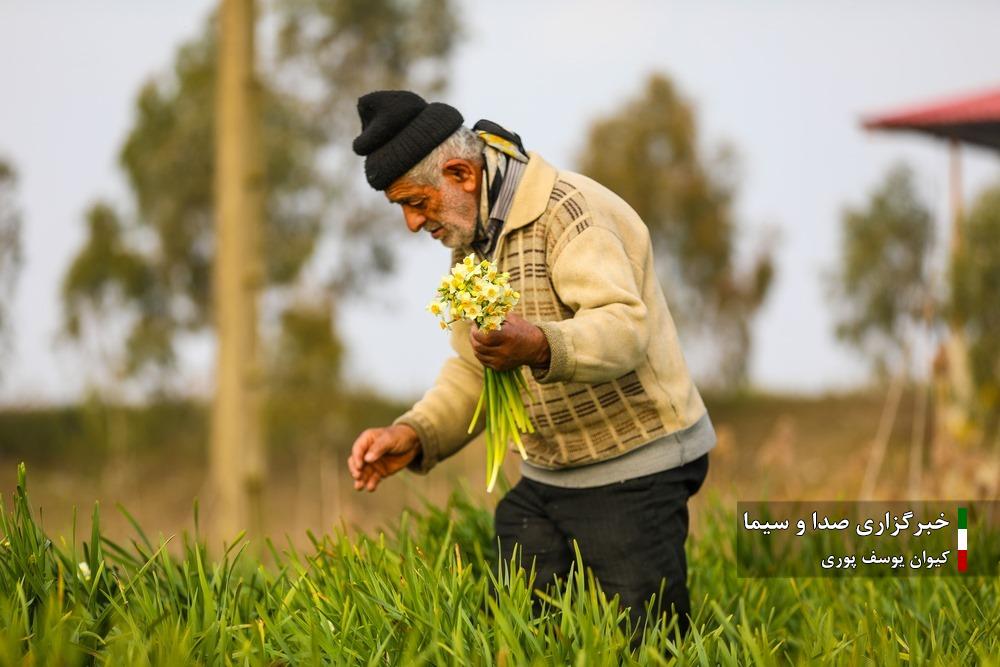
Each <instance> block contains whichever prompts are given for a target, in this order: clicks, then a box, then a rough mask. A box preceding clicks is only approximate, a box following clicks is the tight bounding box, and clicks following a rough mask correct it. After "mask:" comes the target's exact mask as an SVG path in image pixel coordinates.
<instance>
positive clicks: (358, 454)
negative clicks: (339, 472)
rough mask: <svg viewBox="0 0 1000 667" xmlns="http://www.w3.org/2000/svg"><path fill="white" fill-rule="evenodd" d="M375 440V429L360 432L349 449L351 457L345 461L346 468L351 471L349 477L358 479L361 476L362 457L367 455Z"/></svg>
mask: <svg viewBox="0 0 1000 667" xmlns="http://www.w3.org/2000/svg"><path fill="white" fill-rule="evenodd" d="M374 440H375V429H371V428H370V429H366V430H364V431H362V432H361V435H359V436H358V438H357V440H355V441H354V445H353V446H352V447H351V456H350V457H349V458H348V459H347V467H348V469H350V471H351V476H352V477H354V479H358V478H359V477H360V476H361V469H362V468H363V467H364V457H365V454H366V453H368V448H369V447H371V445H372V442H373V441H374Z"/></svg>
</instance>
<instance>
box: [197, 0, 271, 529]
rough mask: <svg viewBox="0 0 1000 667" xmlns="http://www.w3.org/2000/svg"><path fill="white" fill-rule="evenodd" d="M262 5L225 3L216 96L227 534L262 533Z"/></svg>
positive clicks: (218, 416)
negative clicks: (258, 8)
mask: <svg viewBox="0 0 1000 667" xmlns="http://www.w3.org/2000/svg"><path fill="white" fill-rule="evenodd" d="M254 19H255V17H254V3H253V0H221V9H220V12H219V47H218V48H219V56H218V68H219V69H218V77H217V81H216V98H215V104H216V108H215V179H216V180H215V212H216V213H215V214H216V220H215V226H216V256H215V273H214V280H215V283H214V292H213V296H214V303H213V306H214V308H215V318H216V332H217V334H218V340H219V347H218V356H217V362H216V389H215V391H216V394H215V401H214V405H213V412H212V442H211V457H210V465H211V475H212V483H213V487H214V496H215V511H214V516H213V524H214V528H215V534H216V536H217V537H222V538H223V539H232V538H233V537H234V536H235V535H236V533H237V531H239V530H242V529H247V530H249V531H251V532H255V531H259V530H260V510H261V501H260V496H261V491H262V486H263V477H264V465H263V464H264V451H263V433H262V423H261V410H260V406H261V403H262V396H261V390H262V387H261V381H262V378H261V369H260V367H259V364H258V358H257V357H258V350H257V348H258V341H257V295H258V292H259V290H260V286H261V283H262V270H261V266H262V263H261V257H260V255H261V252H260V251H261V248H260V227H261V224H262V218H263V203H264V193H263V185H264V179H263V168H262V160H261V153H260V150H261V147H260V117H259V102H258V97H259V90H258V86H257V80H256V77H255V73H254V23H255V21H254Z"/></svg>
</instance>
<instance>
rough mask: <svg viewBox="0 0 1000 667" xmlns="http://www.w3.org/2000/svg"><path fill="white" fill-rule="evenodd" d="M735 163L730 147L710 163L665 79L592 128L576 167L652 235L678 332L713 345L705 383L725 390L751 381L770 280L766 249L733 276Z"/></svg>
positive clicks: (689, 114) (685, 108)
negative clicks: (753, 327) (756, 322)
mask: <svg viewBox="0 0 1000 667" xmlns="http://www.w3.org/2000/svg"><path fill="white" fill-rule="evenodd" d="M734 162H735V159H734V155H733V152H732V150H731V149H728V148H724V149H722V150H721V151H720V152H719V154H718V156H717V157H716V158H715V159H712V160H707V159H705V157H704V156H703V155H702V154H701V152H700V150H699V136H698V129H697V123H696V119H695V114H694V110H693V109H692V107H691V105H690V104H689V103H688V102H687V101H686V100H685V99H683V97H682V96H681V94H680V93H679V92H678V91H677V89H676V87H675V86H674V84H673V83H672V82H671V81H670V79H669V78H667V77H666V76H664V75H663V74H654V75H652V76H651V77H650V78H649V79H648V81H647V82H646V84H645V88H644V90H643V92H642V94H641V95H639V96H638V97H636V98H634V99H632V100H630V101H628V102H626V103H625V105H624V106H623V107H622V108H621V109H620V110H618V111H616V112H614V113H612V114H611V115H609V116H607V117H605V118H602V119H599V120H597V121H595V122H594V123H593V124H592V125H591V127H590V130H589V132H588V136H587V142H586V145H585V147H584V149H583V152H582V154H581V156H580V158H579V160H578V163H579V168H580V171H582V172H583V173H585V174H586V175H588V176H590V177H592V178H594V179H595V180H597V181H599V182H601V183H602V184H604V185H605V186H607V187H609V188H610V189H612V190H614V191H615V192H616V193H617V194H618V195H620V196H621V197H622V198H623V199H625V201H627V202H628V203H629V204H630V205H631V206H632V207H633V208H634V209H635V210H636V212H638V213H639V215H640V216H641V217H642V219H643V221H645V223H646V225H647V226H648V227H649V233H650V236H651V237H652V240H653V248H654V251H655V252H656V253H657V255H658V262H657V267H658V268H657V270H658V271H659V272H660V276H659V277H660V281H661V282H662V283H663V285H664V291H665V292H666V294H667V298H668V300H669V301H670V305H671V311H672V313H673V314H674V317H675V318H676V319H677V320H678V326H679V327H680V328H681V330H682V331H683V332H685V333H686V334H687V337H688V339H689V340H691V341H697V340H710V341H712V342H713V344H714V346H715V348H716V352H717V356H718V363H717V364H715V367H716V368H718V369H719V370H718V372H717V374H716V375H717V377H715V378H709V379H710V380H714V381H716V382H721V383H723V385H724V386H726V387H728V388H734V387H738V386H740V385H742V384H743V383H745V382H746V380H747V363H748V358H749V352H750V347H751V342H752V341H751V335H750V322H751V320H752V318H753V315H754V313H755V312H756V311H757V309H758V308H759V307H760V305H761V303H763V300H764V298H765V296H766V295H767V293H768V290H769V288H770V286H771V283H772V279H773V274H774V262H773V258H772V255H771V251H770V249H769V248H765V249H764V250H762V251H761V252H760V253H759V255H758V256H757V257H756V259H755V261H754V263H753V265H752V266H751V267H750V269H749V270H748V271H746V272H741V271H738V270H737V267H736V258H735V255H736V251H735V245H736V235H737V232H738V230H737V225H736V222H735V220H734V218H733V211H732V202H733V197H734V195H735V191H736V184H735V180H736V177H735V168H734Z"/></svg>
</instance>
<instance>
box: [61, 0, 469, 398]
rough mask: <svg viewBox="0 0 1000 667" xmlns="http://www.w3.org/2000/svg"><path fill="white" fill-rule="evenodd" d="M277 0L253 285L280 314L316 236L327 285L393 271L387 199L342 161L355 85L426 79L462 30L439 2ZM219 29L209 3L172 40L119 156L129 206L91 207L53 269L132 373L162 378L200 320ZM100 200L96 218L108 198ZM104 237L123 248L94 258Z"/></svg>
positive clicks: (68, 299)
mask: <svg viewBox="0 0 1000 667" xmlns="http://www.w3.org/2000/svg"><path fill="white" fill-rule="evenodd" d="M274 9H275V12H276V13H275V16H274V18H275V19H276V20H277V22H278V24H279V27H280V30H279V33H280V37H279V44H278V47H279V48H278V49H277V51H278V52H279V57H278V58H277V59H276V61H275V62H274V63H271V64H270V66H266V65H265V67H263V68H262V74H261V76H260V77H259V78H260V97H261V108H262V123H263V127H262V132H263V137H262V153H263V160H264V201H265V212H264V218H263V229H262V231H261V234H262V240H261V243H262V245H263V247H264V248H265V249H266V252H265V258H264V262H265V263H264V267H263V276H262V280H263V287H264V288H265V289H267V290H268V292H269V294H270V295H271V296H272V297H273V299H271V300H269V301H268V303H269V304H270V303H271V301H274V302H275V303H276V304H277V311H278V312H280V310H281V303H282V302H283V301H284V300H285V299H286V298H287V295H288V293H289V292H290V291H294V290H295V289H296V283H297V281H298V280H299V278H300V276H301V274H302V270H303V268H304V267H305V266H306V265H307V263H308V262H309V261H310V259H312V258H313V257H314V256H315V255H316V251H317V248H318V247H319V246H320V245H323V247H324V254H323V257H322V262H323V266H324V267H329V269H328V271H326V273H327V275H326V277H325V284H326V287H327V288H329V289H330V290H331V291H332V293H333V294H345V293H347V291H348V288H351V291H352V292H353V291H354V289H356V288H360V287H362V286H363V284H364V281H365V280H368V281H369V282H370V278H371V276H372V275H374V274H379V273H385V272H387V271H390V270H391V269H392V266H393V257H392V249H391V242H390V241H391V237H390V236H389V234H390V233H391V231H392V230H393V229H395V228H396V227H397V226H395V225H389V224H387V222H388V216H387V214H386V212H385V211H384V208H385V207H384V206H383V207H379V209H381V211H380V212H376V211H378V209H376V207H374V206H372V199H371V198H370V195H369V194H368V193H363V194H361V195H360V196H359V193H358V191H357V190H356V189H355V188H354V186H355V184H357V183H359V178H360V176H359V174H360V172H359V170H358V165H357V164H356V161H355V162H354V163H352V164H351V165H350V166H351V168H350V170H347V169H344V168H342V165H341V164H339V163H338V161H337V160H338V157H342V156H344V155H347V154H349V146H350V141H351V139H353V135H354V134H356V132H357V129H358V128H357V114H356V112H355V111H354V109H353V106H354V104H355V102H356V99H357V96H358V93H359V92H364V91H366V90H368V89H371V88H379V87H393V86H399V87H404V86H408V87H410V88H412V89H415V90H418V91H424V92H433V90H434V89H435V88H437V87H440V85H441V83H442V82H443V77H444V72H445V63H446V62H447V60H448V58H449V56H450V54H451V51H452V48H453V46H454V43H455V39H456V34H457V31H456V30H455V29H454V28H455V25H456V18H455V13H454V11H453V7H452V3H451V2H449V1H448V0H422V1H414V0H378V1H369V2H357V1H356V0H325V1H320V0H295V1H292V0H288V1H279V2H277V3H276V4H275V5H274ZM418 28H419V32H412V31H414V30H417V29H418ZM216 42H217V39H216V29H215V19H214V17H213V18H210V19H209V21H208V25H206V26H205V28H204V30H203V31H202V34H201V35H200V36H199V37H198V38H197V39H195V40H193V41H191V42H189V43H187V44H184V45H182V46H181V47H180V48H179V50H178V52H177V56H176V59H175V63H174V67H173V71H172V72H171V73H170V74H169V75H167V76H164V77H160V78H158V79H155V80H153V81H151V82H149V83H147V84H146V85H145V86H144V87H143V88H142V90H141V91H140V93H139V96H138V98H137V100H136V107H135V123H134V126H133V127H132V129H131V130H130V132H129V134H128V136H127V138H126V141H125V144H124V146H123V148H122V151H121V154H120V161H121V165H122V167H123V169H124V171H125V174H126V176H127V179H128V183H129V185H130V186H131V191H132V194H133V195H134V200H135V204H136V206H135V209H136V210H135V212H134V214H125V213H116V214H114V218H115V220H116V222H115V224H113V225H108V224H105V225H103V226H100V225H99V226H98V227H95V226H94V225H93V224H91V223H92V214H93V212H94V210H92V211H91V213H90V214H88V227H89V230H90V233H89V235H88V236H87V238H86V240H85V242H84V245H83V247H82V248H81V250H80V252H79V253H78V255H77V256H76V257H75V258H74V260H73V262H72V264H71V268H70V270H69V271H68V272H67V274H66V275H65V278H64V282H63V288H62V293H63V303H64V321H65V328H66V331H67V332H68V333H69V334H70V335H71V336H72V337H74V338H77V339H79V338H80V336H81V335H82V333H83V331H84V330H85V329H86V327H91V328H93V329H97V330H104V331H106V330H107V328H108V326H109V323H116V324H118V325H121V326H123V327H124V328H125V330H126V332H127V333H126V345H125V347H124V350H125V354H124V358H123V359H122V360H121V365H122V368H123V369H124V372H125V374H126V375H128V376H129V377H143V373H144V372H146V373H147V375H148V376H149V377H152V378H156V379H157V380H162V379H163V374H162V371H164V370H166V371H169V370H170V369H171V368H172V366H173V364H174V362H175V354H176V344H177V342H178V340H179V337H180V336H182V335H184V334H186V333H192V332H203V331H206V330H208V328H209V327H210V326H211V313H212V290H211V281H212V276H211V266H212V259H213V257H214V253H215V230H214V227H213V224H212V221H213V216H214V210H213V201H214V195H213V192H212V185H213V178H214V174H215V159H216V158H215V155H214V153H213V141H214V127H213V118H214V109H215V103H216V100H215V96H214V90H215V77H216ZM279 81H280V82H281V85H280V86H279V85H277V83H276V82H279ZM306 91H308V93H307V92H306ZM95 209H99V210H101V211H102V212H103V213H102V215H105V216H106V215H107V213H108V212H109V211H113V210H114V207H112V206H111V205H110V204H107V203H99V204H97V205H96V206H95ZM95 231H98V232H100V233H99V234H95ZM101 234H103V236H102V235H101ZM321 241H323V243H321ZM326 241H329V243H327V242H326ZM109 248H115V249H116V250H115V252H117V253H119V254H120V255H121V258H122V259H123V261H122V262H118V263H114V264H112V265H110V266H103V267H102V266H97V264H99V263H100V262H98V261H97V259H98V258H99V257H101V256H102V252H104V250H107V249H109ZM327 251H329V252H327ZM125 257H127V258H128V259H127V260H125V259H124V258H125ZM319 271H322V269H319ZM98 275H99V276H100V279H99V280H95V279H93V278H94V276H98ZM88 276H89V277H90V279H87V277H88ZM266 298H270V297H266ZM268 312H270V311H268Z"/></svg>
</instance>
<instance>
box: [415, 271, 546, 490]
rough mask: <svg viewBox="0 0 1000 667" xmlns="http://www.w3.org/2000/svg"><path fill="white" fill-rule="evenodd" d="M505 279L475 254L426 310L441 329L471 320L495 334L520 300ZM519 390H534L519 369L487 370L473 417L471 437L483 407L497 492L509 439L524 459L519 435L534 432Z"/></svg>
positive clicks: (489, 479) (489, 481)
mask: <svg viewBox="0 0 1000 667" xmlns="http://www.w3.org/2000/svg"><path fill="white" fill-rule="evenodd" d="M507 280H508V275H507V274H506V273H498V272H497V267H496V264H493V263H492V262H488V261H485V260H484V261H482V262H478V263H477V262H476V259H475V256H474V255H469V256H468V257H466V258H465V259H464V260H462V261H461V262H460V263H458V264H456V265H455V266H454V267H453V268H452V269H451V273H450V274H448V275H447V276H445V277H444V278H442V279H441V285H440V286H439V287H438V290H437V293H438V297H437V298H436V299H434V300H433V301H431V302H430V304H429V305H428V306H427V310H429V311H430V312H431V314H432V315H435V316H437V317H439V318H441V328H442V329H448V328H449V327H450V326H451V324H452V323H454V322H457V321H459V320H472V321H473V322H475V323H476V326H478V327H479V328H480V329H481V330H483V331H486V332H489V331H497V330H499V329H500V328H501V327H502V326H503V321H504V318H505V317H506V316H507V313H508V312H510V309H511V308H513V307H514V304H516V303H517V300H518V299H519V298H521V295H520V294H518V293H517V292H515V291H514V290H513V289H511V287H510V285H508V284H507ZM445 311H447V315H446V314H445ZM521 388H524V390H525V391H528V392H530V389H528V384H527V382H526V381H525V379H524V376H522V375H521V370H520V369H514V370H509V371H495V370H493V369H492V368H489V367H486V368H485V374H484V377H483V391H482V393H481V394H480V395H479V403H478V405H476V411H475V413H474V414H473V415H472V423H471V424H469V433H472V430H473V429H474V428H475V426H476V422H477V421H478V420H479V414H480V413H481V412H483V410H484V406H485V419H486V490H487V491H488V492H490V491H493V485H494V484H496V481H497V475H499V473H500V466H501V464H502V463H503V458H504V455H505V454H506V453H507V441H508V439H509V438H513V439H514V442H515V443H517V448H518V450H520V452H521V457H522V458H526V457H527V454H526V453H525V451H524V444H523V443H522V442H521V436H520V433H534V432H535V429H534V427H533V426H532V425H531V420H530V419H528V412H527V410H525V409H524V403H523V402H522V401H521V391H520V390H521Z"/></svg>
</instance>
